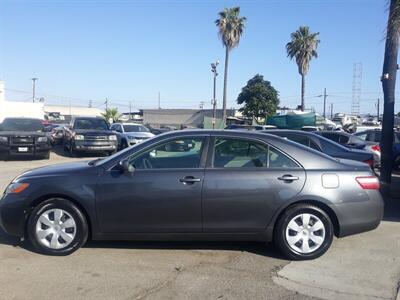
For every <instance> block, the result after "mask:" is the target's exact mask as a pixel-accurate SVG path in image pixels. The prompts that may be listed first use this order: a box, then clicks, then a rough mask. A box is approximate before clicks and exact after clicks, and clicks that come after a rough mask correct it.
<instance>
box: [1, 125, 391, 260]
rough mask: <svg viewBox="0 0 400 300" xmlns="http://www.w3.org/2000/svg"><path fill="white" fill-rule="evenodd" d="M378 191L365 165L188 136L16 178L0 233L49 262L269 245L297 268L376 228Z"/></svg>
mask: <svg viewBox="0 0 400 300" xmlns="http://www.w3.org/2000/svg"><path fill="white" fill-rule="evenodd" d="M177 143H179V144H182V143H184V144H185V145H188V147H170V145H175V144H177ZM378 189H379V181H378V179H377V178H376V177H375V176H374V175H373V174H372V173H371V170H370V169H369V167H368V166H367V165H366V164H363V163H359V162H355V161H346V160H341V161H338V160H335V159H333V158H331V157H329V156H326V155H324V154H322V153H320V152H318V151H315V150H313V149H310V148H308V147H304V146H302V145H299V144H297V143H294V142H291V141H288V140H285V139H282V138H280V137H276V136H273V135H268V134H263V133H255V132H241V131H217V130H215V131H207V130H203V131H201V130H199V131H193V130H184V131H175V132H171V133H166V134H161V135H159V136H157V137H154V138H152V139H149V140H146V141H144V142H142V143H140V144H138V145H136V146H135V147H132V148H127V149H125V150H123V151H121V152H119V153H117V154H114V155H112V156H110V157H108V158H104V159H101V160H94V161H90V162H75V163H68V164H63V165H54V166H48V167H44V168H39V169H34V170H31V171H28V172H26V173H23V174H21V175H20V176H18V177H17V178H15V179H14V180H13V181H12V182H11V183H10V185H9V186H8V187H7V189H6V191H5V193H4V195H3V197H2V199H1V200H0V225H1V227H2V228H3V229H4V231H5V232H7V233H8V234H10V235H14V236H18V237H26V238H27V239H29V241H30V242H31V243H32V244H33V246H34V248H35V249H36V250H37V251H39V252H41V253H45V254H50V255H66V254H70V253H72V252H74V251H75V250H77V249H78V248H80V247H81V246H82V245H84V244H85V242H86V241H87V239H88V238H89V237H90V238H91V239H93V240H182V239H184V240H242V241H265V242H269V241H274V242H275V244H276V246H277V247H278V248H279V249H280V250H281V251H282V253H283V254H285V255H286V256H287V257H288V258H290V259H295V260H296V259H313V258H316V257H318V256H320V255H322V254H323V253H325V252H326V251H327V250H328V248H329V247H330V245H331V243H332V241H333V237H334V236H337V237H343V236H347V235H351V234H355V233H359V232H364V231H368V230H372V229H374V228H376V227H377V226H378V225H379V223H380V221H381V218H382V214H383V202H382V198H381V196H380V193H379V190H378Z"/></svg>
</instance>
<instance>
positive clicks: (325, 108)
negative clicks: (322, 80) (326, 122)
mask: <svg viewBox="0 0 400 300" xmlns="http://www.w3.org/2000/svg"><path fill="white" fill-rule="evenodd" d="M326 96H327V95H326V88H324V118H326Z"/></svg>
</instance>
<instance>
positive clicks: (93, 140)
mask: <svg viewBox="0 0 400 300" xmlns="http://www.w3.org/2000/svg"><path fill="white" fill-rule="evenodd" d="M63 144H64V150H65V151H68V152H69V153H70V155H71V156H72V155H74V154H75V153H78V152H92V153H93V152H95V153H99V152H100V153H101V152H107V153H108V154H113V153H115V152H116V151H117V149H118V140H117V136H116V134H115V133H114V132H113V131H112V130H110V128H109V126H108V124H107V122H106V121H105V120H104V119H103V118H97V117H74V118H72V120H71V123H70V125H69V126H66V127H65V134H64V142H63Z"/></svg>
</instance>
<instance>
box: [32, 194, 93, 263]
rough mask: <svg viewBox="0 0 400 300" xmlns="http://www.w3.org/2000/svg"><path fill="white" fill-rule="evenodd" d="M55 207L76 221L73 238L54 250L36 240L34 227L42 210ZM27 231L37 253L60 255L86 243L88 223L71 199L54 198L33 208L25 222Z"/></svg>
mask: <svg viewBox="0 0 400 300" xmlns="http://www.w3.org/2000/svg"><path fill="white" fill-rule="evenodd" d="M56 208H59V209H62V210H65V211H66V212H68V213H69V214H70V215H71V216H72V217H73V218H74V220H75V223H76V235H75V237H74V240H73V241H72V242H71V243H70V244H69V245H68V246H67V247H66V248H63V249H57V250H54V249H49V248H47V247H45V246H43V245H42V244H41V243H40V242H39V241H38V240H37V237H36V233H35V228H36V222H37V220H38V218H39V217H40V215H41V214H42V213H43V212H45V211H46V210H49V209H56ZM27 233H28V238H29V241H30V242H31V244H32V245H33V247H34V248H35V249H36V250H37V251H38V252H39V253H42V254H46V255H60V256H62V255H69V254H71V253H73V252H74V251H76V250H78V249H79V248H80V247H82V246H83V245H84V244H85V243H86V240H87V238H88V225H87V221H86V218H85V216H84V215H83V214H82V212H81V211H80V210H79V209H78V208H77V207H76V206H75V205H74V204H73V203H72V202H71V201H69V200H65V199H60V198H54V199H50V200H46V201H44V202H42V203H40V204H39V205H38V206H37V207H36V208H34V209H33V211H32V212H31V214H30V216H29V218H28V222H27Z"/></svg>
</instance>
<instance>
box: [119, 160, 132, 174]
mask: <svg viewBox="0 0 400 300" xmlns="http://www.w3.org/2000/svg"><path fill="white" fill-rule="evenodd" d="M119 164H120V166H121V169H122V171H123V172H124V173H133V171H135V167H134V166H132V165H131V164H130V163H129V160H128V159H124V160H122V161H120V163H119Z"/></svg>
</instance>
